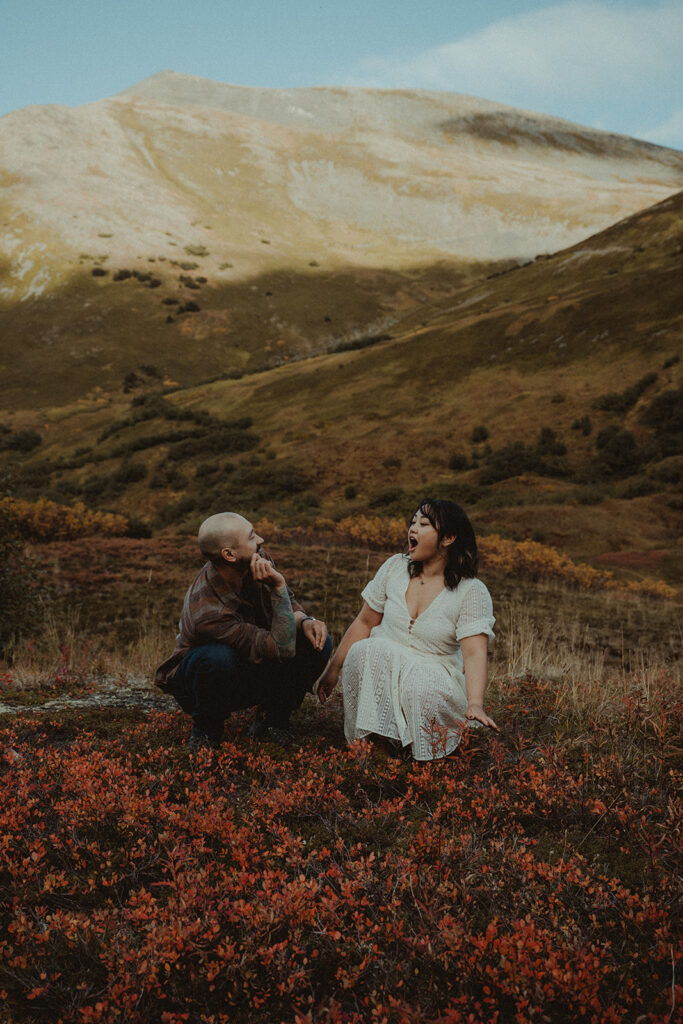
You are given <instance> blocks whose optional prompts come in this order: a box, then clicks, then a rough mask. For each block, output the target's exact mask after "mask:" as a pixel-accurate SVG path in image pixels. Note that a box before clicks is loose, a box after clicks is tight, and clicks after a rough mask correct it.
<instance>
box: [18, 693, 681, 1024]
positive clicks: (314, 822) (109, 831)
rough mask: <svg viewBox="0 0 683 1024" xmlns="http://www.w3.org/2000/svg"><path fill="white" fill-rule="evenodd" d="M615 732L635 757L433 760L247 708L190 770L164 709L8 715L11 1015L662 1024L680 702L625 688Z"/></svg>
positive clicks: (473, 746)
mask: <svg viewBox="0 0 683 1024" xmlns="http://www.w3.org/2000/svg"><path fill="white" fill-rule="evenodd" d="M526 686H527V689H528V691H529V692H526V693H523V694H521V695H520V706H521V705H527V706H530V705H534V702H535V703H536V704H538V703H539V702H542V700H543V691H542V688H539V687H538V685H537V684H534V683H528V684H526ZM672 710H674V711H675V709H672ZM615 728H616V729H617V730H621V735H623V736H624V737H629V741H631V740H633V739H634V737H635V742H636V746H635V747H628V750H627V748H626V747H624V751H623V756H618V754H617V753H616V752H615V750H616V748H615V747H614V746H612V747H610V748H608V747H607V746H606V745H605V743H604V736H599V735H597V734H596V737H595V741H594V742H593V743H592V744H591V743H588V744H587V746H586V747H585V748H584V749H583V750H582V751H581V752H580V753H579V755H578V757H577V755H576V753H575V752H572V751H571V750H570V749H559V748H556V749H552V748H549V749H547V750H544V751H542V752H541V754H540V756H537V757H535V758H531V757H529V756H527V754H528V751H525V746H526V745H525V742H524V740H523V739H522V738H521V737H519V736H518V737H517V739H516V740H511V741H510V742H509V743H508V744H507V748H506V747H505V746H504V745H503V744H501V743H500V742H499V741H497V740H494V741H493V745H492V746H491V748H490V750H489V751H487V750H486V749H485V746H484V745H483V744H482V741H481V737H480V735H479V734H476V735H474V736H471V737H470V736H469V734H468V735H467V737H466V739H465V741H464V742H463V746H462V748H461V750H460V751H459V753H458V755H457V757H455V758H453V759H449V760H444V761H442V762H434V763H432V764H428V765H419V764H406V763H403V762H401V761H392V760H387V761H379V760H378V758H377V755H375V753H374V752H373V751H372V748H371V747H370V745H369V744H367V743H365V742H363V743H359V744H357V745H356V746H355V747H354V748H352V749H350V750H338V749H335V748H328V749H323V748H322V746H321V747H320V748H318V747H316V746H315V744H314V743H308V744H307V745H306V747H305V749H304V748H300V749H298V750H296V751H295V752H293V753H290V754H288V755H287V756H284V755H283V753H282V751H281V750H280V749H279V748H273V747H270V748H268V747H265V748H254V747H253V746H250V745H248V744H247V743H245V741H244V740H243V738H242V735H241V733H240V731H239V726H238V725H235V724H233V726H232V727H231V731H230V733H229V736H228V742H226V743H225V744H224V746H223V747H222V748H221V751H220V753H218V754H214V753H212V752H204V753H202V754H201V755H199V756H198V757H197V758H196V760H194V761H189V760H188V755H187V753H186V751H185V749H184V748H183V746H182V740H183V739H184V732H185V723H184V721H182V719H181V717H180V716H178V715H174V714H166V713H163V714H155V715H153V716H150V717H149V719H147V720H145V721H144V722H142V723H141V724H138V725H136V726H135V727H134V728H132V729H128V731H127V732H126V731H123V732H122V733H120V734H119V736H118V737H117V738H116V739H115V740H112V739H108V738H106V737H105V738H101V737H100V738H96V737H95V736H94V735H93V734H92V733H87V732H84V731H80V730H79V728H78V725H77V723H76V725H74V724H73V722H72V724H71V725H69V726H64V725H61V726H60V725H58V724H56V723H50V722H49V721H47V720H40V719H39V720H32V721H23V722H20V723H16V724H14V725H13V726H12V727H11V728H5V729H4V731H3V732H4V735H3V737H2V749H4V750H6V751H7V752H8V754H7V756H6V757H5V758H4V760H3V761H2V763H1V767H0V778H1V780H2V792H1V799H0V822H1V827H0V852H1V857H0V865H1V867H0V872H1V879H2V890H3V894H4V895H3V899H2V904H1V911H2V919H1V921H0V924H1V926H2V927H1V929H0V960H1V966H0V986H3V991H2V993H1V996H2V999H3V1000H4V1001H5V1003H6V1005H7V1011H8V1013H9V1016H8V1017H7V1019H13V1020H15V1019H16V1020H18V1019H22V1020H51V1021H55V1022H57V1021H63V1022H64V1024H66V1022H79V1024H91V1022H98V1021H107V1022H124V1021H126V1022H129V1021H136V1022H138V1021H139V1022H155V1024H156V1022H160V1021H161V1022H167V1024H180V1022H182V1021H190V1022H193V1024H194V1022H206V1024H223V1022H225V1024H227V1022H234V1021H264V1020H265V1021H287V1022H292V1024H313V1022H316V1024H318V1022H324V1024H342V1022H344V1024H365V1022H377V1024H381V1022H383V1021H386V1022H397V1024H398V1022H400V1024H417V1022H423V1021H429V1022H433V1024H464V1022H484V1021H486V1022H496V1021H498V1022H501V1024H502V1022H507V1021H511V1022H527V1021H544V1020H545V1021H548V1020H551V1021H553V1022H561V1021H566V1022H572V1024H575V1022H586V1024H588V1022H590V1024H598V1022H613V1024H618V1022H625V1021H635V1020H636V1019H640V1020H642V1021H648V1022H661V1024H663V1022H664V1021H667V1020H668V1019H669V1015H670V1013H671V1010H672V1005H671V994H672V965H675V962H676V959H677V957H678V955H679V954H678V951H677V949H676V946H675V939H674V925H673V921H672V908H673V906H674V900H675V890H674V884H673V869H674V865H675V862H676V855H677V849H676V840H677V836H678V833H677V829H676V818H675V811H676V808H675V805H674V801H673V797H672V796H671V792H673V786H674V781H675V780H674V778H673V771H672V769H671V768H669V767H667V766H666V763H665V762H666V757H665V754H664V752H665V751H666V750H667V749H668V745H669V743H670V741H671V739H672V738H673V736H674V732H675V716H673V715H672V716H670V717H668V718H666V717H664V718H663V717H661V716H660V717H659V718H657V719H655V718H654V717H653V716H652V715H650V714H649V712H648V709H647V707H645V706H644V705H643V704H642V703H640V704H634V703H633V702H631V703H630V704H629V703H627V704H625V705H624V707H623V709H622V710H621V712H620V718H619V720H616V721H615ZM635 750H637V751H638V756H639V758H640V761H639V762H638V765H639V767H638V772H637V773H635V772H634V764H633V763H629V762H628V757H631V754H633V756H635V754H634V753H633V751H635ZM628 751H631V754H629V753H628ZM513 755H514V756H513ZM627 755H628V756H627ZM663 776H665V777H666V780H667V783H668V782H670V786H669V785H668V784H664V785H663V784H662V778H663ZM682 995H683V993H681V992H680V990H678V991H677V994H676V999H677V1001H678V1005H680V1000H681V997H682ZM1 1013H2V1011H0V1014H1Z"/></svg>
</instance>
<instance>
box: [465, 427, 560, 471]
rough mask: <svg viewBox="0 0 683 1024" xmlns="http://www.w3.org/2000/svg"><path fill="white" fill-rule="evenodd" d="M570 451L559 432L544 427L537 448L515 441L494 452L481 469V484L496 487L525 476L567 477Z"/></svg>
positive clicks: (488, 456)
mask: <svg viewBox="0 0 683 1024" xmlns="http://www.w3.org/2000/svg"><path fill="white" fill-rule="evenodd" d="M566 452H567V447H566V445H565V444H564V442H563V441H562V440H561V438H559V437H558V436H557V434H556V433H555V431H554V430H553V429H552V428H551V427H543V428H542V430H541V432H540V434H539V436H538V440H537V441H536V444H535V445H533V446H531V445H526V444H524V443H523V442H522V441H513V442H512V444H508V445H505V446H504V447H503V448H498V449H496V450H495V451H492V452H490V453H489V454H488V455H487V457H486V465H485V467H484V468H483V469H482V470H481V474H480V481H481V483H482V484H494V483H498V482H500V481H501V480H508V479H509V478H510V477H513V476H521V475H522V474H523V473H538V474H539V475H540V476H566V475H567V473H568V466H567V464H566V462H565V461H564V459H563V456H564V455H565V454H566Z"/></svg>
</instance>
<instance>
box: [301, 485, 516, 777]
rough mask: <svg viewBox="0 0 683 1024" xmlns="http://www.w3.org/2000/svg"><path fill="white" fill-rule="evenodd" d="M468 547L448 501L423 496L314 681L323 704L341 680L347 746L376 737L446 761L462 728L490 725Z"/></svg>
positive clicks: (468, 532)
mask: <svg viewBox="0 0 683 1024" xmlns="http://www.w3.org/2000/svg"><path fill="white" fill-rule="evenodd" d="M477 564H478V559H477V542H476V539H475V536H474V531H473V529H472V525H471V523H470V521H469V519H468V518H467V515H466V514H465V512H464V511H463V509H461V508H460V506H459V505H456V504H455V502H452V501H441V500H436V499H433V498H426V499H425V500H424V501H422V502H421V503H420V505H419V507H418V509H417V512H416V513H415V515H414V516H413V518H412V520H411V523H410V527H409V529H408V555H403V554H399V555H393V556H392V557H391V558H389V559H388V560H387V561H386V562H385V563H384V565H382V566H381V567H380V569H379V570H378V572H377V575H376V576H375V578H374V579H373V580H371V581H370V583H369V584H368V585H367V587H366V588H365V590H364V591H363V594H362V596H363V599H364V604H363V608H362V610H361V612H360V613H359V615H358V616H357V617H356V619H354V621H353V622H352V623H351V625H350V626H349V628H348V629H347V631H346V633H345V634H344V638H343V639H342V641H341V643H340V644H339V647H338V648H337V650H336V652H335V654H334V657H333V658H332V660H331V661H330V664H329V665H328V667H327V669H326V671H325V672H324V674H323V675H322V677H321V679H320V684H319V687H318V697H319V699H320V702H321V703H323V704H324V703H325V701H326V700H327V698H328V697H329V695H330V693H331V692H332V690H333V689H334V687H335V686H336V684H337V681H338V679H339V676H340V675H341V679H342V686H343V691H344V732H345V735H346V739H347V740H348V742H349V743H352V742H353V741H354V740H357V739H361V738H362V737H364V736H371V735H377V736H383V737H386V738H387V739H388V740H390V741H394V742H396V743H400V744H401V745H402V746H403V747H404V748H406V747H409V748H410V750H411V753H412V755H413V757H414V758H415V759H416V760H418V761H429V760H432V759H433V758H435V757H443V756H444V755H447V754H450V753H451V752H452V751H453V750H454V749H455V747H456V746H457V745H458V743H459V742H460V737H461V736H462V731H463V728H464V727H465V725H466V723H467V722H468V721H469V722H472V723H475V722H477V723H482V724H483V725H486V726H489V727H490V728H492V729H496V730H497V729H498V726H497V725H496V723H495V722H494V721H493V719H492V718H489V716H488V715H487V714H486V712H485V711H484V704H483V701H484V692H485V690H486V682H487V656H488V638H489V637H493V631H492V627H493V623H494V622H495V619H494V618H493V609H492V605H491V597H490V595H489V592H488V590H487V589H486V587H485V586H484V584H483V583H482V582H481V580H478V579H477V578H476V576H477Z"/></svg>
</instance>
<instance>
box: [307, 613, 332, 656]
mask: <svg viewBox="0 0 683 1024" xmlns="http://www.w3.org/2000/svg"><path fill="white" fill-rule="evenodd" d="M301 632H302V633H303V635H304V636H305V637H306V639H307V640H308V641H309V642H310V643H311V644H312V645H313V647H314V648H315V650H316V651H322V649H323V647H324V645H325V641H326V640H327V626H326V625H325V623H324V622H321V621H320V619H304V621H303V624H302V626H301Z"/></svg>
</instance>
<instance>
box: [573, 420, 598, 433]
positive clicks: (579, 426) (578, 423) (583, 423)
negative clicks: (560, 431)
mask: <svg viewBox="0 0 683 1024" xmlns="http://www.w3.org/2000/svg"><path fill="white" fill-rule="evenodd" d="M572 430H580V431H581V433H582V434H583V436H584V437H588V436H589V434H591V433H592V431H593V424H592V423H591V420H590V416H581V417H580V418H579V419H576V420H574V422H573V423H572Z"/></svg>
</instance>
